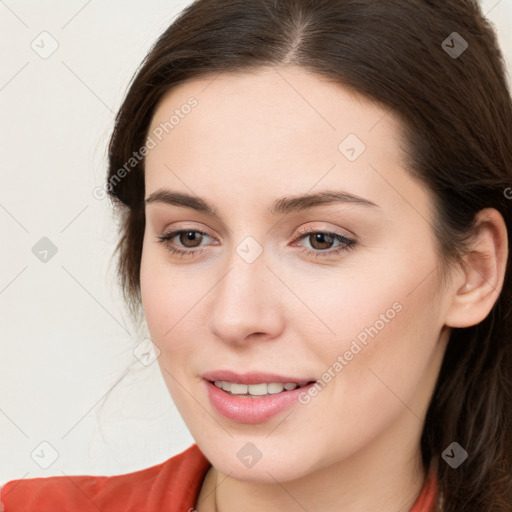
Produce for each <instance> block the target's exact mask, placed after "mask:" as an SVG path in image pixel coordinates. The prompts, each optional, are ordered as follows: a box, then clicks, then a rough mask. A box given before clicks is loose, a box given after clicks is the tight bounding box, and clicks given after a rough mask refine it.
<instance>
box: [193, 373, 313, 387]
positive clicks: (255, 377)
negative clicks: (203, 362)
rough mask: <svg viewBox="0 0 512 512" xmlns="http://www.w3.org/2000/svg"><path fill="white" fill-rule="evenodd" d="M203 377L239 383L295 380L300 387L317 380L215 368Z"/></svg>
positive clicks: (209, 379)
mask: <svg viewBox="0 0 512 512" xmlns="http://www.w3.org/2000/svg"><path fill="white" fill-rule="evenodd" d="M202 377H203V379H205V380H207V381H209V382H212V383H213V382H215V381H216V380H217V381H228V382H236V383H237V384H263V383H267V384H268V383H271V382H281V383H283V384H286V383H287V382H294V383H295V384H298V385H299V387H302V386H305V385H306V384H308V383H310V382H315V381H316V379H315V378H314V377H310V378H303V377H297V376H293V375H278V374H276V373H267V372H248V373H243V374H242V373H236V372H234V371H231V370H214V371H210V372H206V373H203V375H202Z"/></svg>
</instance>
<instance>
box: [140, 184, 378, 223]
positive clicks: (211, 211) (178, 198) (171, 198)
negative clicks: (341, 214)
mask: <svg viewBox="0 0 512 512" xmlns="http://www.w3.org/2000/svg"><path fill="white" fill-rule="evenodd" d="M144 202H145V203H146V204H150V203H163V204H169V205H174V206H183V207H186V208H193V209H194V210H198V211H200V212H203V213H206V214H207V215H210V216H212V217H218V212H217V210H216V209H215V208H214V207H213V206H211V205H210V204H208V202H207V201H205V200H204V199H202V198H200V197H197V196H192V195H189V194H185V193H182V192H174V191H172V190H166V189H159V190H156V191H155V192H153V193H152V194H151V195H150V196H149V197H147V198H146V199H145V200H144ZM333 203H350V204H356V205H360V206H366V207H371V208H380V206H379V205H377V204H375V203H373V202H372V201H370V200H368V199H365V198H363V197H360V196H356V195H354V194H350V193H349V192H344V191H336V190H326V191H322V192H317V193H315V194H306V195H301V196H293V197H282V198H280V199H276V201H274V204H273V205H272V207H271V208H269V212H270V214H271V215H279V214H287V213H291V212H299V211H303V210H307V209H309V208H313V207H315V206H321V205H328V204H333Z"/></svg>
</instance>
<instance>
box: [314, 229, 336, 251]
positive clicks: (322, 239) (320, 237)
mask: <svg viewBox="0 0 512 512" xmlns="http://www.w3.org/2000/svg"><path fill="white" fill-rule="evenodd" d="M313 236H314V240H315V243H320V244H324V245H325V244H327V245H328V246H329V245H330V244H331V243H332V237H331V236H329V235H327V234H325V233H316V234H315V235H313ZM326 240H327V241H326ZM320 248H321V249H325V248H326V247H320Z"/></svg>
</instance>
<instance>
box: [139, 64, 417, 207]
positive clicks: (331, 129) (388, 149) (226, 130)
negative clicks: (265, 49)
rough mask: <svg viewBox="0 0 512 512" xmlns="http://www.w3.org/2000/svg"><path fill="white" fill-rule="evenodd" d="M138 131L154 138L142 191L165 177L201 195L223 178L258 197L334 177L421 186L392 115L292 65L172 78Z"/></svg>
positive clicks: (384, 190)
mask: <svg viewBox="0 0 512 512" xmlns="http://www.w3.org/2000/svg"><path fill="white" fill-rule="evenodd" d="M191 104H194V105H195V106H194V107H193V108H190V107H189V105H191ZM155 133H159V134H160V135H159V137H156V136H155ZM148 135H149V136H151V137H152V138H153V139H155V142H156V145H155V147H154V149H152V150H151V151H150V152H149V153H148V155H147V157H146V166H145V167H146V189H147V190H148V191H151V190H155V189H156V188H159V187H164V186H172V188H179V189H181V190H182V191H185V190H186V188H191V189H192V191H193V192H194V193H197V194H199V195H202V196H208V195H211V194H212V193H214V192H215V191H218V190H220V189H221V188H222V187H225V186H226V185H227V184H229V186H230V187H231V192H233V193H237V194H238V195H240V194H241V195H242V196H244V195H247V197H249V196H252V197H254V194H261V197H262V198H263V196H265V197H268V194H271V195H272V196H278V195H283V193H289V194H295V193H296V194H300V193H304V192H306V191H309V190H310V189H312V188H313V187H315V186H316V188H328V187H337V188H339V187H340V185H342V186H343V187H345V188H346V189H347V190H349V191H350V192H352V193H355V194H359V195H366V196H367V197H369V196H373V198H376V197H377V196H378V195H382V194H387V195H390V194H391V195H393V196H394V197H392V198H390V200H395V201H396V199H397V197H399V196H397V195H396V193H397V192H396V190H395V191H394V192H393V191H391V190H389V188H390V183H389V179H391V182H393V181H395V182H396V186H397V187H398V188H401V189H402V193H404V194H405V195H407V193H408V192H410V193H411V194H412V195H413V196H414V195H417V194H418V193H421V190H417V189H418V187H419V184H418V183H413V182H412V179H411V178H410V177H408V176H404V174H405V171H404V163H403V153H402V150H401V145H402V144H403V142H402V132H401V125H400V123H399V121H398V120H397V118H396V117H395V116H394V115H393V114H392V113H390V112H389V111H388V110H386V109H385V108H384V107H382V106H379V105H377V104H376V103H375V102H371V101H369V100H368V99H366V98H365V97H364V96H362V95H360V94H357V93H355V92H354V91H351V90H349V89H347V88H345V87H343V86H342V85H340V84H338V83H334V82H333V81H330V80H328V79H327V78H325V77H321V76H318V75H316V74H313V73H311V72H309V71H307V70H305V69H303V68H299V67H295V66H291V67H276V68H262V69H257V70H252V71H246V72H237V73H220V74H216V75H208V76H205V77H201V78H199V79H197V80H192V81H190V82H187V83H182V84H180V85H178V86H176V87H174V88H173V89H172V90H170V91H169V92H168V93H167V94H166V95H165V96H164V97H163V99H162V101H161V102H160V104H159V106H158V108H157V109H156V111H155V114H154V116H153V119H152V121H151V125H150V128H149V131H148ZM159 138H160V139H161V140H158V139H159ZM354 157H356V158H354ZM170 170H172V171H173V172H170ZM390 173H391V175H390ZM386 176H387V178H388V179H386V178H385V177H386ZM398 181H400V182H401V183H400V184H398ZM184 185H185V187H184ZM419 188H421V187H419ZM405 189H407V190H405ZM188 192H190V190H189V191H188ZM369 199H372V197H369ZM372 200H373V199H372Z"/></svg>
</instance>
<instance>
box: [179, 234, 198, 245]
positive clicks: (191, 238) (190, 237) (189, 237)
mask: <svg viewBox="0 0 512 512" xmlns="http://www.w3.org/2000/svg"><path fill="white" fill-rule="evenodd" d="M196 234H198V233H196V231H187V232H186V233H182V234H181V235H182V236H183V235H185V240H187V241H189V242H197V240H198V239H196V236H195V235H196ZM199 236H201V235H199ZM185 245H187V244H186V243H185ZM196 245H197V244H196ZM188 247H195V245H191V246H190V245H189V246H188Z"/></svg>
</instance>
